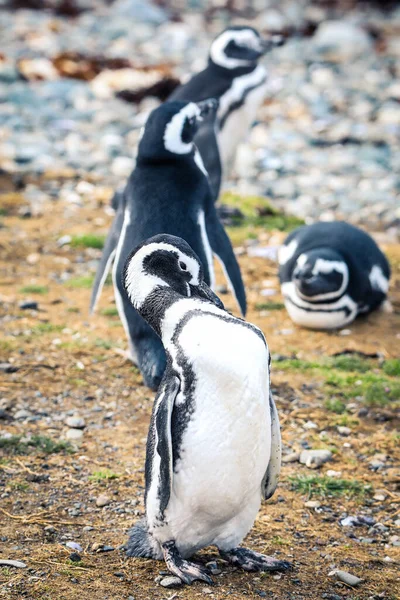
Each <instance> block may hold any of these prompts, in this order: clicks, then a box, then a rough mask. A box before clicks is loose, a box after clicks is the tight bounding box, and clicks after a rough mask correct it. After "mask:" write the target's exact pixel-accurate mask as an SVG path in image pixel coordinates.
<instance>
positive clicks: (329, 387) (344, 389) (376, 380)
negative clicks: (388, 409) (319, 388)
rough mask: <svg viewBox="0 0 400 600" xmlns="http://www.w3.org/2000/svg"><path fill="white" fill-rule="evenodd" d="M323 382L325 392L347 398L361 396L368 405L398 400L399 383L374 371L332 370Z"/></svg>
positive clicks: (399, 397)
mask: <svg viewBox="0 0 400 600" xmlns="http://www.w3.org/2000/svg"><path fill="white" fill-rule="evenodd" d="M325 384H326V391H327V393H329V394H331V395H334V396H341V397H342V398H347V399H350V398H355V397H357V396H363V398H364V401H365V404H367V405H368V406H386V405H387V404H389V403H390V402H391V401H395V400H400V383H398V382H396V381H393V380H390V379H388V378H387V377H383V376H382V375H379V374H376V373H364V374H362V375H357V374H352V375H342V374H339V373H335V372H332V373H331V374H330V375H329V376H328V378H327V379H326V382H325Z"/></svg>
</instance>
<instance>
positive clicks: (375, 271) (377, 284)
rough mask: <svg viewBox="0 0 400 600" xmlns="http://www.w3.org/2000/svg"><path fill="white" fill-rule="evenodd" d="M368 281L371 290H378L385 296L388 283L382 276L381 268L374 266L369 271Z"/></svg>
mask: <svg viewBox="0 0 400 600" xmlns="http://www.w3.org/2000/svg"><path fill="white" fill-rule="evenodd" d="M369 281H370V283H371V286H372V289H374V290H378V291H379V292H382V293H383V294H387V291H388V289H389V281H388V279H387V278H386V277H385V275H384V274H383V271H382V269H381V267H379V266H378V265H374V266H373V267H372V269H371V273H370V274H369Z"/></svg>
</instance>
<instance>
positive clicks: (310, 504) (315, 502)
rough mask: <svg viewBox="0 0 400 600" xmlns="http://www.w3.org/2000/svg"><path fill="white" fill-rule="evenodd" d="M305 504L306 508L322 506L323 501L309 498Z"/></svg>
mask: <svg viewBox="0 0 400 600" xmlns="http://www.w3.org/2000/svg"><path fill="white" fill-rule="evenodd" d="M304 506H305V507H306V508H319V507H320V506H321V502H319V501H318V500H307V502H304Z"/></svg>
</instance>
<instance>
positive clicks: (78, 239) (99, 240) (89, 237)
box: [71, 233, 106, 250]
mask: <svg viewBox="0 0 400 600" xmlns="http://www.w3.org/2000/svg"><path fill="white" fill-rule="evenodd" d="M105 239H106V238H105V236H104V235H95V234H92V233H88V234H85V235H74V236H72V239H71V246H72V247H73V248H98V249H99V250H101V249H102V248H103V247H104V241H105Z"/></svg>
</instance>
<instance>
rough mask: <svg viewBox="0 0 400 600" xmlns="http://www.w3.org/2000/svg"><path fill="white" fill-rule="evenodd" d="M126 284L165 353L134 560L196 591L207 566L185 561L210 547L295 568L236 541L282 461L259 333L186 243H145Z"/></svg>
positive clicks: (263, 567)
mask: <svg viewBox="0 0 400 600" xmlns="http://www.w3.org/2000/svg"><path fill="white" fill-rule="evenodd" d="M123 282H124V286H125V289H126V292H127V295H128V296H129V298H130V300H131V302H132V304H133V305H134V307H135V308H136V309H137V310H138V312H139V313H140V314H141V315H142V317H144V319H146V321H147V322H148V323H149V324H150V325H151V327H152V328H153V329H154V331H155V332H156V333H157V335H159V336H160V337H161V339H162V343H163V345H164V348H165V350H166V355H167V366H166V370H165V373H164V377H163V379H162V382H161V385H160V388H159V390H158V393H157V397H156V399H155V402H154V407H153V413H152V417H151V423H150V429H149V434H148V440H147V452H146V468H145V475H146V491H145V505H146V517H145V519H144V520H143V521H140V522H138V523H137V524H136V525H135V526H134V527H133V529H131V531H130V538H129V541H128V543H127V554H128V556H136V557H147V558H154V559H162V558H164V559H165V562H166V564H167V567H168V569H169V570H170V571H171V572H172V573H174V574H175V575H177V576H178V577H180V578H181V580H182V581H183V582H185V583H189V584H190V583H192V582H193V581H194V580H196V579H201V580H203V581H206V582H208V583H211V579H210V577H209V574H208V572H207V569H206V568H204V567H202V566H200V565H197V564H195V563H193V562H190V561H189V560H187V559H188V558H189V557H191V556H192V555H193V554H194V553H195V552H196V551H198V550H200V549H201V548H204V547H206V546H208V545H216V546H217V548H218V549H219V552H220V553H221V555H222V557H223V558H224V559H226V560H228V561H230V562H231V563H233V564H235V565H237V566H240V567H242V568H243V569H245V570H248V571H274V570H285V569H287V568H289V566H290V565H289V563H287V562H285V561H280V560H277V559H275V558H271V557H268V556H264V555H262V554H259V553H257V552H253V551H251V550H248V549H246V548H242V547H240V546H239V544H240V542H241V541H242V540H243V538H244V537H245V536H246V535H247V533H248V531H249V530H250V528H251V527H252V525H253V522H254V520H255V518H256V515H257V512H258V510H259V507H260V504H261V500H262V498H270V497H271V496H272V494H273V493H274V491H275V488H276V486H277V481H278V476H279V472H280V463H281V441H280V429H279V421H278V415H277V411H276V407H275V403H274V400H273V398H272V395H271V389H270V378H269V352H268V346H267V344H266V341H265V338H264V336H263V334H262V332H261V331H260V330H259V329H258V328H257V327H255V326H254V325H251V324H250V323H247V322H245V321H243V320H241V319H238V318H235V317H233V316H232V315H230V314H229V313H228V312H226V310H225V309H224V306H223V304H222V302H221V301H220V299H219V298H218V297H217V296H216V295H215V294H214V293H213V292H212V291H211V289H210V288H209V287H208V285H207V284H206V283H205V281H204V274H203V269H202V264H201V261H200V259H199V258H198V257H197V256H196V254H195V253H194V252H193V250H192V249H191V248H190V246H189V245H188V244H187V243H186V242H185V241H184V240H182V239H180V238H177V237H174V236H171V235H157V236H155V237H152V238H150V239H148V240H147V241H145V242H144V243H142V244H141V245H140V246H139V247H137V248H136V249H135V250H134V251H133V252H132V253H131V255H130V256H129V258H128V260H127V261H126V265H125V269H124V273H123Z"/></svg>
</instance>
